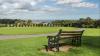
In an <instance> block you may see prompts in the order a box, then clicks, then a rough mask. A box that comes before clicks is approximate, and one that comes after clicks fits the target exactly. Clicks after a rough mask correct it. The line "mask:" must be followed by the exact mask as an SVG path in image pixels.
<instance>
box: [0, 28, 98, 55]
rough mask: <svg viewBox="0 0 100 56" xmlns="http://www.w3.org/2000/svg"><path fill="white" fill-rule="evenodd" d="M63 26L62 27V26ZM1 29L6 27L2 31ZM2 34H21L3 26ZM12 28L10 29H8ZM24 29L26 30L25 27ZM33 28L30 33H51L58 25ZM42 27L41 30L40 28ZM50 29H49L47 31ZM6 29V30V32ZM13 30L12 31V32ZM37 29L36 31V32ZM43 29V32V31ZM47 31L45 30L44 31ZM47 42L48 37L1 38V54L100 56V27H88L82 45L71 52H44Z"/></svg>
mask: <svg viewBox="0 0 100 56" xmlns="http://www.w3.org/2000/svg"><path fill="white" fill-rule="evenodd" d="M61 28H62V27H61ZM1 29H5V30H4V31H3V30H2V31H3V32H1ZM1 29H0V33H2V34H19V32H20V31H19V30H17V29H16V28H14V29H16V30H17V32H15V33H13V32H14V31H16V30H14V29H12V28H11V29H10V28H1ZM6 29H10V30H6ZM20 29H22V31H23V30H24V29H23V28H20ZM28 29H29V30H33V31H32V32H30V34H33V33H35V34H38V33H39V34H40V33H50V32H56V31H57V30H58V29H60V28H57V27H54V28H52V27H51V28H50V27H48V28H47V27H46V28H45V27H43V28H36V29H35V28H28ZM40 29H41V30H40ZM62 29H64V30H75V29H77V28H69V27H68V28H64V27H63V28H62ZM38 30H40V31H38ZM46 30H48V31H49V32H48V31H46ZM5 31H6V32H5ZM10 31H12V32H10ZM34 31H36V32H34ZM41 31H42V32H41ZM43 31H45V32H43ZM21 34H27V32H21ZM44 44H47V39H46V37H34V38H24V39H12V40H0V56H100V29H94V28H86V29H85V32H84V35H83V42H82V46H81V47H74V48H71V49H70V50H69V52H67V53H64V52H54V53H53V54H48V53H43V52H41V51H40V49H42V48H43V47H44V46H43V45H44Z"/></svg>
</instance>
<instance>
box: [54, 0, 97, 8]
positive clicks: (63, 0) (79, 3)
mask: <svg viewBox="0 0 100 56" xmlns="http://www.w3.org/2000/svg"><path fill="white" fill-rule="evenodd" d="M56 4H62V5H68V6H72V7H83V8H85V7H86V8H97V7H98V5H97V4H94V3H90V2H85V1H84V0H56Z"/></svg>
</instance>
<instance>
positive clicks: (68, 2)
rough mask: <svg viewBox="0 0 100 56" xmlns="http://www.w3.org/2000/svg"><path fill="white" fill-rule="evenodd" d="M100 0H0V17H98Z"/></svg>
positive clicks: (54, 18)
mask: <svg viewBox="0 0 100 56" xmlns="http://www.w3.org/2000/svg"><path fill="white" fill-rule="evenodd" d="M99 15H100V0H0V18H10V19H32V20H64V19H79V18H86V17H91V18H93V19H100V16H99Z"/></svg>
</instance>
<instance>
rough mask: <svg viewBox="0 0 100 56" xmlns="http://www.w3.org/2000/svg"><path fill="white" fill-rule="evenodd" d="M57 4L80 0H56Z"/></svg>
mask: <svg viewBox="0 0 100 56" xmlns="http://www.w3.org/2000/svg"><path fill="white" fill-rule="evenodd" d="M56 1H57V4H72V3H80V2H81V1H82V0H56Z"/></svg>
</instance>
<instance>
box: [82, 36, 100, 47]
mask: <svg viewBox="0 0 100 56" xmlns="http://www.w3.org/2000/svg"><path fill="white" fill-rule="evenodd" d="M82 44H83V45H85V46H87V47H91V48H100V36H83V40H82Z"/></svg>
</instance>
